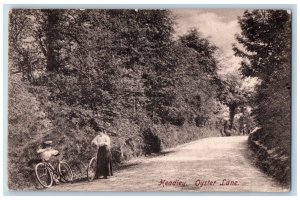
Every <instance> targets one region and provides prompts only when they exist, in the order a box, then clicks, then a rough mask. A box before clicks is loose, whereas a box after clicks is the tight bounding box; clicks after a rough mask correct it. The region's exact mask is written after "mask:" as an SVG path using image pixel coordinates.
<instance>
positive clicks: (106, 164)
mask: <svg viewBox="0 0 300 200" xmlns="http://www.w3.org/2000/svg"><path fill="white" fill-rule="evenodd" d="M292 11H293V10H292V9H286V8H285V7H284V8H282V9H279V8H278V9H265V8H264V9H247V8H246V7H245V9H241V8H239V9H237V8H222V7H221V6H220V8H214V9H212V8H195V9H187V8H176V9H175V8H172V9H97V8H95V9H84V8H82V9H63V8H60V9H53V8H51V9H50V8H43V9H40V8H39V9H33V8H31V9H29V8H12V9H10V10H9V15H8V27H7V29H8V135H7V138H8V139H7V141H8V144H7V150H6V151H7V163H6V166H7V177H8V180H7V186H8V189H9V191H31V192H194V193H195V192H196V193H202V192H267V193H274V192H275V193H282V192H284V193H288V192H290V191H291V160H292V159H291V143H292V141H291V89H292V88H291V87H292V84H291V74H292V64H291V61H292V56H291V55H292V48H291V47H292V15H293V13H292ZM293 28H294V27H293Z"/></svg>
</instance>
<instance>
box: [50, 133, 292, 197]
mask: <svg viewBox="0 0 300 200" xmlns="http://www.w3.org/2000/svg"><path fill="white" fill-rule="evenodd" d="M171 150H172V151H171V152H170V153H167V154H166V155H164V156H163V155H162V156H159V157H154V158H142V159H138V160H133V161H130V163H129V164H132V166H131V167H129V168H127V169H124V170H121V171H118V172H116V173H115V174H114V177H111V178H110V179H98V180H95V181H93V182H91V183H89V182H79V183H73V184H61V185H59V186H54V187H52V188H50V189H48V190H46V191H120V192H123V191H131V192H144V191H145V192H146V191H147V192H153V191H160V192H164V191H166V192H167V191H185V192H213V191H218V192H227V191H228V192H234V191H237V192H283V191H288V190H287V189H284V188H282V187H280V186H279V185H278V184H277V183H276V182H275V181H273V180H272V179H271V178H269V177H268V176H267V175H265V174H264V173H262V172H261V171H260V170H259V169H258V168H256V167H255V166H253V164H252V163H251V160H250V158H249V153H248V149H247V137H246V136H236V137H210V138H204V139H201V140H198V141H194V142H191V143H188V144H185V145H181V146H179V147H177V148H174V149H171ZM224 179H226V180H225V181H224ZM228 180H229V185H226V183H228V182H227V181H228ZM170 181H171V182H170ZM223 183H224V184H223Z"/></svg>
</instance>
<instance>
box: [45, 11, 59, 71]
mask: <svg viewBox="0 0 300 200" xmlns="http://www.w3.org/2000/svg"><path fill="white" fill-rule="evenodd" d="M42 12H43V13H45V15H46V16H47V18H46V20H47V21H46V22H45V26H44V30H43V31H44V32H45V36H46V39H45V46H46V48H45V49H46V55H45V56H46V59H47V71H55V70H57V69H58V67H59V66H58V56H59V55H58V52H57V51H58V47H57V44H56V41H57V40H58V39H59V38H58V25H59V12H60V11H59V10H48V9H46V10H42Z"/></svg>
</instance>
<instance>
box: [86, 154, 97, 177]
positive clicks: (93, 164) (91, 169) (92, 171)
mask: <svg viewBox="0 0 300 200" xmlns="http://www.w3.org/2000/svg"><path fill="white" fill-rule="evenodd" d="M96 169H97V157H96V156H95V157H93V158H92V159H91V160H90V162H89V165H88V168H87V180H88V181H89V182H91V181H93V180H94V179H95V175H96Z"/></svg>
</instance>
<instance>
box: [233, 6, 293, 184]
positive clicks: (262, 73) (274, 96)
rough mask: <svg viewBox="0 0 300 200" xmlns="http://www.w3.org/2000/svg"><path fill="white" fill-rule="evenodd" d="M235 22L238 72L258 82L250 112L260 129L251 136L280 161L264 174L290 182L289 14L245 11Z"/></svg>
mask: <svg viewBox="0 0 300 200" xmlns="http://www.w3.org/2000/svg"><path fill="white" fill-rule="evenodd" d="M239 24H240V26H241V29H242V32H241V34H240V35H237V36H236V38H237V41H238V42H239V43H240V44H241V45H242V47H237V46H235V47H234V50H235V52H236V55H237V56H240V57H242V58H244V61H243V62H242V68H241V71H242V73H243V75H244V76H247V77H257V78H258V79H259V82H260V84H258V85H257V86H256V93H257V95H256V97H255V100H254V102H253V103H254V105H255V109H254V111H253V114H254V115H255V120H256V122H257V123H258V125H259V126H260V127H261V129H260V130H259V131H256V132H255V133H254V134H253V138H255V140H258V141H259V142H261V143H262V144H263V145H264V146H266V147H267V148H268V149H273V150H274V152H275V153H274V155H272V156H274V157H275V158H276V159H278V160H281V162H276V163H275V162H274V163H271V164H270V167H265V168H267V173H269V174H273V175H274V176H275V177H276V178H277V179H279V180H280V181H281V182H282V183H284V184H290V150H291V148H290V147H291V137H290V136H291V110H290V109H291V91H290V89H291V88H290V85H291V69H290V67H291V14H290V13H289V12H288V11H287V10H252V11H246V12H245V13H244V15H243V16H242V17H241V18H240V19H239ZM264 159H265V160H268V159H269V158H267V157H266V156H264ZM265 160H264V162H265ZM271 166H272V167H271ZM277 169H280V170H277Z"/></svg>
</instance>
